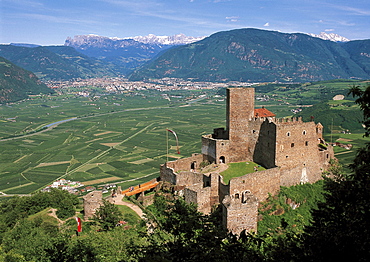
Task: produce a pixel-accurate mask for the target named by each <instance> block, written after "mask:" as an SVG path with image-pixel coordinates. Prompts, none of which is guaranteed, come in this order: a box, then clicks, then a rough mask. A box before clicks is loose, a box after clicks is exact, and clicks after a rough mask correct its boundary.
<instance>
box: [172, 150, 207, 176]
mask: <svg viewBox="0 0 370 262" xmlns="http://www.w3.org/2000/svg"><path fill="white" fill-rule="evenodd" d="M201 162H203V155H202V154H192V156H191V157H186V158H182V159H178V160H176V161H169V162H167V167H170V168H172V169H173V170H174V172H179V171H189V170H191V169H198V168H199V164H200V163H201Z"/></svg>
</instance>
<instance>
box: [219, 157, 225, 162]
mask: <svg viewBox="0 0 370 262" xmlns="http://www.w3.org/2000/svg"><path fill="white" fill-rule="evenodd" d="M219 163H220V164H225V157H224V156H221V157H220V159H219Z"/></svg>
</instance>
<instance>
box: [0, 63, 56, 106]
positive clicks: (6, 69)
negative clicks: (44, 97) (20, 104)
mask: <svg viewBox="0 0 370 262" xmlns="http://www.w3.org/2000/svg"><path fill="white" fill-rule="evenodd" d="M40 93H44V94H45V93H54V91H53V90H51V89H49V88H48V87H47V86H46V85H45V84H43V83H42V82H41V81H39V79H38V78H37V77H36V76H35V75H34V74H33V73H32V72H30V71H27V70H24V69H23V68H20V67H18V66H16V65H14V64H13V63H11V62H10V61H8V60H6V59H5V58H3V57H0V103H6V102H13V101H17V100H21V99H25V98H27V97H28V95H37V94H40Z"/></svg>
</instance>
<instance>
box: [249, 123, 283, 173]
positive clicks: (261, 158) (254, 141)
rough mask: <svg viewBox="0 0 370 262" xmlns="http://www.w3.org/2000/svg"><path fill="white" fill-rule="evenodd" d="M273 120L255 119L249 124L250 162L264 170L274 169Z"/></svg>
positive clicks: (274, 128)
mask: <svg viewBox="0 0 370 262" xmlns="http://www.w3.org/2000/svg"><path fill="white" fill-rule="evenodd" d="M274 120H275V118H257V119H254V120H252V121H250V122H249V127H250V130H249V132H248V133H249V136H250V141H251V143H250V148H249V151H250V154H251V155H252V156H253V157H252V160H253V161H254V162H256V163H258V164H260V165H262V166H263V167H265V168H273V167H276V163H275V159H276V124H275V123H274Z"/></svg>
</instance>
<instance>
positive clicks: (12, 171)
mask: <svg viewBox="0 0 370 262" xmlns="http://www.w3.org/2000/svg"><path fill="white" fill-rule="evenodd" d="M149 93H150V92H149ZM150 94H151V96H150V97H149V96H142V95H140V96H131V95H130V96H127V95H116V96H114V95H112V96H106V97H105V98H103V99H100V100H99V101H94V102H93V104H94V106H92V107H91V106H88V103H89V102H88V99H87V98H68V99H67V100H68V103H64V101H65V100H66V98H60V97H54V98H48V99H46V98H39V99H40V101H37V100H36V99H33V100H29V101H24V102H23V105H22V103H16V104H14V105H11V107H6V106H2V107H0V112H1V114H2V115H1V117H2V119H9V118H15V119H16V121H15V122H6V123H0V124H1V125H3V126H2V128H1V133H2V136H5V137H11V136H12V135H17V134H19V131H16V130H30V129H36V128H37V127H40V126H42V125H45V124H49V123H51V122H53V121H59V120H62V119H66V118H71V117H78V118H77V119H76V120H73V121H69V122H65V123H63V124H60V125H58V126H57V127H54V128H53V129H51V130H49V131H47V132H44V133H36V134H34V135H32V136H29V137H26V138H24V137H20V138H17V139H14V140H7V141H0V143H1V149H2V150H1V153H0V163H1V165H0V179H1V183H0V191H1V192H4V193H7V194H26V193H30V192H33V191H35V190H38V189H41V188H43V187H44V186H46V185H48V184H50V183H51V182H52V181H54V180H56V179H60V178H65V179H71V180H77V181H80V182H82V183H84V182H86V184H88V185H91V184H94V185H97V184H104V183H108V182H109V183H111V182H119V183H120V184H121V185H122V186H123V187H127V186H130V185H132V184H138V183H143V182H145V181H147V180H150V179H151V178H154V177H157V176H158V175H159V166H160V165H161V164H163V163H164V162H165V161H166V135H167V134H166V132H167V131H166V128H170V129H173V130H175V131H176V133H177V135H178V137H179V140H180V146H181V155H179V156H178V155H177V154H176V149H175V148H176V147H175V145H176V141H175V139H174V137H173V136H168V138H169V139H168V140H169V141H168V142H169V155H170V157H169V159H170V160H171V159H173V158H171V155H174V156H176V157H185V156H190V155H191V153H193V152H199V151H200V147H201V139H200V137H201V134H205V133H211V132H212V130H213V128H214V127H218V126H224V118H225V117H224V116H225V113H224V110H225V105H224V104H223V103H221V102H215V101H213V102H210V101H200V102H199V103H192V104H191V106H186V107H179V105H184V104H186V103H185V102H184V101H177V100H173V101H168V100H165V99H163V98H162V97H161V93H159V92H157V93H156V94H152V93H150ZM117 100H120V104H121V105H122V108H119V109H118V110H117V109H116V110H117V111H113V112H112V105H111V103H113V101H114V102H115V103H116V102H117ZM126 102H127V104H126ZM40 103H43V105H44V106H42V107H40V106H39V104H40ZM56 104H60V106H59V107H56V106H55V105H56ZM135 106H136V107H135ZM85 107H86V108H87V107H89V108H90V110H91V111H92V112H87V110H86V108H85ZM97 107H98V108H100V109H99V112H94V111H97V110H96V108H97ZM24 108H27V111H28V112H26V111H25V110H24ZM30 112H32V114H31V115H32V119H33V121H30V118H31V116H29V115H30ZM51 114H53V115H54V118H53V119H51V117H50V115H51ZM37 115H38V116H37ZM10 116H12V117H10ZM29 121H30V122H29ZM4 134H5V135H4ZM134 179H137V180H134Z"/></svg>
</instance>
